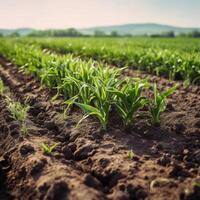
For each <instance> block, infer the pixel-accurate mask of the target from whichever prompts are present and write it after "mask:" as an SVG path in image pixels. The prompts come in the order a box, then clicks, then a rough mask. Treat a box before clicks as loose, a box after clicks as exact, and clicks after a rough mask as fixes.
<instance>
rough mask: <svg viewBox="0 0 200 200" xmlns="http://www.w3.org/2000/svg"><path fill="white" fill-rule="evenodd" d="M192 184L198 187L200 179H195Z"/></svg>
mask: <svg viewBox="0 0 200 200" xmlns="http://www.w3.org/2000/svg"><path fill="white" fill-rule="evenodd" d="M193 185H194V186H196V187H198V188H200V180H196V181H195V182H194V183H193Z"/></svg>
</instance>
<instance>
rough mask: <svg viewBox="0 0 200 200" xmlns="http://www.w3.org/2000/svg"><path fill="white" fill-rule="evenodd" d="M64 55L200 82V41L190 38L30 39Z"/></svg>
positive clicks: (186, 81) (28, 40)
mask: <svg viewBox="0 0 200 200" xmlns="http://www.w3.org/2000/svg"><path fill="white" fill-rule="evenodd" d="M22 41H25V42H29V43H30V42H31V43H34V44H36V43H37V44H39V45H40V46H41V47H42V48H47V49H51V50H53V51H56V52H58V53H61V54H67V53H72V54H73V55H75V56H81V57H82V58H84V59H85V58H93V59H94V60H98V61H101V62H102V61H103V62H106V63H108V64H112V65H115V66H119V67H129V68H132V69H139V70H143V71H147V72H148V73H151V74H156V75H158V76H164V77H167V78H169V79H176V80H184V81H185V83H186V84H190V83H195V84H199V83H200V79H199V77H200V54H199V51H200V40H199V39H190V38H173V39H165V38H162V39H158V38H137V37H136V38H74V39H73V38H72V39H71V38H69V39H44V38H42V39H27V40H24V39H23V40H22Z"/></svg>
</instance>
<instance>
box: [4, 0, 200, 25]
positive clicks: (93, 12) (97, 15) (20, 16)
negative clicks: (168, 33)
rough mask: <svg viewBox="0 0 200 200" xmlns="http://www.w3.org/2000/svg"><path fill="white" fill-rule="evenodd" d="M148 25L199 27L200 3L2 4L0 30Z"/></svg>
mask: <svg viewBox="0 0 200 200" xmlns="http://www.w3.org/2000/svg"><path fill="white" fill-rule="evenodd" d="M148 22H154V23H162V24H168V25H176V26H181V27H200V0H0V28H21V27H31V28H37V29H47V28H58V29H59V28H61V29H62V28H69V27H75V28H83V27H93V26H101V25H117V24H127V23H148Z"/></svg>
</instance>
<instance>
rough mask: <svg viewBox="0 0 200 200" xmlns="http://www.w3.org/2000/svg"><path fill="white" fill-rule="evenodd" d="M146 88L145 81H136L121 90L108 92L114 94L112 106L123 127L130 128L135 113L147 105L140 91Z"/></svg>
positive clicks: (128, 83) (126, 84) (125, 85)
mask: <svg viewBox="0 0 200 200" xmlns="http://www.w3.org/2000/svg"><path fill="white" fill-rule="evenodd" d="M148 86H149V84H148V83H147V82H146V81H140V80H138V81H136V82H134V83H132V82H130V81H129V82H127V83H125V84H124V85H123V86H122V88H121V89H113V90H110V92H111V93H113V94H114V99H113V104H114V106H115V107H116V109H117V112H118V113H119V115H120V116H121V118H122V119H123V122H124V124H125V126H130V125H131V124H132V123H133V121H134V120H135V116H134V115H135V113H136V112H137V111H138V110H139V109H141V108H143V107H144V106H145V105H147V103H148V100H147V99H146V98H145V97H144V96H142V91H143V89H144V88H146V87H148Z"/></svg>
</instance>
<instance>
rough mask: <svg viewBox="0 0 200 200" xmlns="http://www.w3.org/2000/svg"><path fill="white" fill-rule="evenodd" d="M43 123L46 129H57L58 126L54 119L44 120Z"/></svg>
mask: <svg viewBox="0 0 200 200" xmlns="http://www.w3.org/2000/svg"><path fill="white" fill-rule="evenodd" d="M44 125H45V126H46V127H47V129H48V130H55V131H57V130H58V127H57V125H56V124H55V122H54V121H45V122H44Z"/></svg>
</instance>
